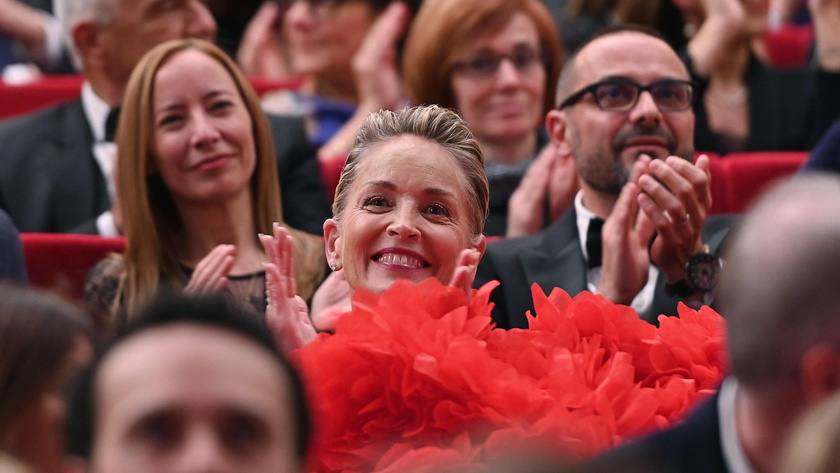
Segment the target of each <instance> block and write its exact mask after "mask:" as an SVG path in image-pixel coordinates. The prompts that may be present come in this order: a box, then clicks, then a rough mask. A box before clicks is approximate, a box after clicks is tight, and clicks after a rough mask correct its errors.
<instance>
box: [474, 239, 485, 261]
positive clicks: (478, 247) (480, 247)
mask: <svg viewBox="0 0 840 473" xmlns="http://www.w3.org/2000/svg"><path fill="white" fill-rule="evenodd" d="M473 248H475V249H476V250H477V251H478V253H479V255H478V260H479V261H481V258H483V257H484V251H485V250H487V237H486V236H484V235H481V236H480V237H479V239H478V242H477V243H476V244H475V245H473Z"/></svg>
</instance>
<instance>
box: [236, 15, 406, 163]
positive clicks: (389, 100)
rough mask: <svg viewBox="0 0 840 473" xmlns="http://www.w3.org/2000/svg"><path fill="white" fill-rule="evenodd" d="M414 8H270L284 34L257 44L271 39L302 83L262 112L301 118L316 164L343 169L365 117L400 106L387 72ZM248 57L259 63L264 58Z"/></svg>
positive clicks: (271, 98)
mask: <svg viewBox="0 0 840 473" xmlns="http://www.w3.org/2000/svg"><path fill="white" fill-rule="evenodd" d="M419 4H420V0H405V1H394V0H362V1H352V2H349V1H321V0H297V1H294V2H292V3H291V5H290V6H289V7H288V10H284V9H283V8H281V7H274V8H273V9H272V10H271V12H270V13H272V14H273V15H274V16H275V18H276V19H275V22H274V23H275V24H282V26H280V27H275V28H273V29H270V30H268V31H267V32H266V34H265V35H263V36H274V40H273V41H272V44H273V45H274V48H275V49H277V48H280V47H284V46H285V48H286V50H285V53H286V57H287V59H288V62H289V64H288V66H289V69H290V70H291V72H292V73H293V74H295V75H298V76H302V77H303V81H304V82H303V85H302V86H301V88H300V89H298V90H286V91H280V92H278V93H276V94H273V95H267V96H266V98H265V100H264V106H265V108H266V110H269V111H271V112H275V113H282V114H293V115H303V116H305V117H307V120H308V122H307V124H308V131H309V136H310V139H311V140H312V142H313V143H314V144H315V146H317V147H318V148H319V159H321V160H331V159H341V160H342V161H343V160H344V158H346V156H347V152H348V151H349V150H350V149H349V147H350V144H351V143H352V139H353V136H354V135H355V133H356V130H357V129H358V128H359V125H360V124H361V122H362V121H363V120H364V118H365V117H366V116H367V115H368V114H369V113H372V112H376V111H378V110H380V109H394V108H396V107H397V106H399V105H400V103H399V101H400V100H401V99H402V98H403V97H402V94H401V91H400V90H398V87H397V86H398V85H399V83H400V81H399V77H398V76H397V75H396V69H395V66H394V65H393V64H394V63H395V61H396V56H397V43H398V40H399V37H400V36H401V35H402V32H403V31H404V30H405V25H406V24H407V22H408V18H409V16H410V15H411V14H413V12H414V11H416V10H417V8H418V6H419ZM243 49H244V46H243ZM240 53H242V52H241V51H240ZM275 54H279V53H275ZM252 56H256V57H255V60H261V59H263V58H264V57H266V52H265V51H263V52H262V54H261V55H253V54H252ZM240 57H241V54H240ZM383 62H384V63H385V64H384V67H380V65H381V64H382V63H383ZM246 70H247V69H246Z"/></svg>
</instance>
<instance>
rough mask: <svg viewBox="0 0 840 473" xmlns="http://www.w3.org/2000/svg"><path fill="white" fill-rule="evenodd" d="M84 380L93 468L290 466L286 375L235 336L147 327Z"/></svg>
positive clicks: (129, 472) (241, 470)
mask: <svg viewBox="0 0 840 473" xmlns="http://www.w3.org/2000/svg"><path fill="white" fill-rule="evenodd" d="M93 387H94V397H95V399H96V400H97V403H96V409H97V412H96V415H95V425H94V434H93V443H92V445H93V448H92V452H91V458H90V461H91V464H90V468H89V471H91V472H93V473H148V472H156V473H168V472H192V471H195V472H199V471H213V472H217V473H224V472H230V473H262V472H265V473H283V472H299V471H300V468H301V465H300V461H299V459H298V457H297V456H296V453H295V451H296V450H295V445H296V444H295V442H296V439H295V431H296V429H295V420H294V419H295V415H296V414H295V413H293V412H292V410H291V405H292V404H291V392H290V385H289V380H288V377H287V376H286V375H285V374H284V372H283V371H282V369H281V367H280V366H279V365H278V362H277V360H276V359H275V358H274V357H273V356H272V355H271V354H270V353H269V352H268V351H267V350H265V349H264V348H263V347H260V346H258V345H256V344H255V343H254V342H253V341H251V340H248V339H247V338H245V337H243V336H241V335H238V334H234V333H231V332H228V331H225V330H222V329H219V328H215V327H208V326H203V325H198V324H189V323H180V324H173V325H165V326H161V327H158V328H152V329H148V330H146V331H144V332H141V333H138V334H136V335H134V336H132V337H130V338H128V339H126V340H125V341H123V342H122V343H121V344H120V345H119V346H117V347H116V348H114V349H113V350H112V351H111V352H110V354H108V355H107V356H106V358H105V359H104V360H103V363H102V365H101V366H100V369H99V372H98V374H97V375H96V379H95V383H94V386H93Z"/></svg>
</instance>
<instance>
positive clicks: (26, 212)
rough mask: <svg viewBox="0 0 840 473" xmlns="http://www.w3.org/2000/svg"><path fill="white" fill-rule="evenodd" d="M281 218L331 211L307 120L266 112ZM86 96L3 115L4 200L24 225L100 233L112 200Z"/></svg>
mask: <svg viewBox="0 0 840 473" xmlns="http://www.w3.org/2000/svg"><path fill="white" fill-rule="evenodd" d="M269 121H270V123H271V129H272V134H273V137H274V146H275V149H276V153H277V165H278V172H279V175H280V189H281V193H282V199H283V219H284V220H285V221H286V223H287V224H289V225H290V226H291V227H293V228H297V229H299V230H303V231H306V232H309V233H314V234H316V235H322V234H323V224H324V220H325V219H327V218H328V217H329V216H330V213H329V207H328V204H327V196H326V193H325V191H324V186H323V183H322V182H321V177H320V174H319V168H318V161H317V160H316V159H315V149H314V147H313V146H312V145H311V144H310V143H309V141H308V139H307V138H306V136H307V135H306V131H305V129H304V125H303V120H302V119H300V118H297V117H280V116H276V115H269ZM92 148H93V135H92V133H91V130H90V126H89V125H88V121H87V117H86V116H85V114H84V110H83V109H82V102H81V100H76V101H74V102H69V103H64V104H60V105H56V106H52V107H49V108H46V109H43V110H40V111H37V112H34V113H31V114H28V115H24V116H22V117H16V118H12V119H9V120H6V121H3V122H0V208H2V209H4V210H5V211H6V212H7V213H8V214H9V216H10V217H11V218H12V220H13V221H14V222H15V225H16V226H17V227H18V229H19V230H20V231H21V232H70V233H96V218H97V217H98V216H99V215H100V214H102V213H103V212H104V211H106V210H108V208H109V206H110V198H109V196H108V190H107V186H106V182H105V179H104V177H103V176H102V171H101V170H100V168H99V165H98V164H97V162H96V159H95V158H94V156H93V152H92Z"/></svg>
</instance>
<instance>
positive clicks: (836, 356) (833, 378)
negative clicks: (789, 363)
mask: <svg viewBox="0 0 840 473" xmlns="http://www.w3.org/2000/svg"><path fill="white" fill-rule="evenodd" d="M799 383H800V389H801V390H802V392H803V396H804V397H805V400H806V401H808V402H818V401H821V400H823V399H825V398H827V397H829V396H830V395H831V394H833V393H835V392H837V391H838V390H839V389H840V350H838V349H837V348H835V347H833V346H830V345H828V344H822V345H817V346H815V347H813V348H811V349H809V350H808V351H806V352H805V354H804V355H803V356H802V359H801V360H800V362H799Z"/></svg>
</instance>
